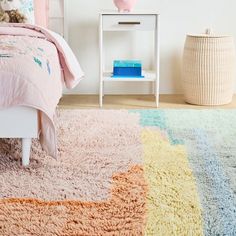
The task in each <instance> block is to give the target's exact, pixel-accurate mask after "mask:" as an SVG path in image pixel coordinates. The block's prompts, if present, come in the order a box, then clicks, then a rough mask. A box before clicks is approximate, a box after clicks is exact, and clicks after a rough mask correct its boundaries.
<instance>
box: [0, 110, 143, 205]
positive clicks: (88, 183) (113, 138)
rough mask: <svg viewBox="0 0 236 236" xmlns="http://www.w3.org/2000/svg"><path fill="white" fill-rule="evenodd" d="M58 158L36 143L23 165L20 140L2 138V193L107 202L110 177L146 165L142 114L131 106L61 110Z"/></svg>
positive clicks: (0, 168) (52, 198)
mask: <svg viewBox="0 0 236 236" xmlns="http://www.w3.org/2000/svg"><path fill="white" fill-rule="evenodd" d="M58 115H59V118H58V122H57V136H58V148H59V156H60V157H59V159H58V160H57V161H56V160H54V159H53V158H51V157H49V156H47V155H46V153H45V152H43V151H42V149H41V146H40V144H39V142H38V141H36V140H35V141H34V142H33V147H32V155H31V164H30V166H29V167H28V168H26V169H25V168H23V167H22V166H21V144H20V140H13V139H11V140H2V139H0V183H1V185H0V198H15V197H17V198H37V199H41V200H46V201H60V200H80V201H91V202H92V201H104V200H107V199H109V197H110V189H111V185H112V176H113V175H114V174H117V173H122V172H127V171H128V170H129V169H130V168H131V167H132V166H134V165H139V164H142V145H141V137H140V133H141V127H140V125H139V116H138V115H137V114H130V113H128V111H108V110H107V111H100V110H97V111H94V110H91V111H89V110H59V111H58Z"/></svg>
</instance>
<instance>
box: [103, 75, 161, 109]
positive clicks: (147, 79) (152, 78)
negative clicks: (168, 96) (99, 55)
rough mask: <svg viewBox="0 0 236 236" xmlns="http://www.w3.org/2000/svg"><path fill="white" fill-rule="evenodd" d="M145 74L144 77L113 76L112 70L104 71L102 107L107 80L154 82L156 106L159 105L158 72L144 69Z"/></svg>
mask: <svg viewBox="0 0 236 236" xmlns="http://www.w3.org/2000/svg"><path fill="white" fill-rule="evenodd" d="M143 74H144V75H145V77H144V78H135V77H134V78H130V77H127V78H125V77H122V78H113V77H112V73H111V72H104V73H103V77H102V80H101V84H100V97H99V100H100V107H102V106H103V97H104V83H105V82H130V83H134V82H138V83H143V82H146V83H147V82H149V83H153V84H154V88H155V89H154V90H155V97H156V106H157V107H158V106H159V87H158V86H156V85H159V81H158V80H157V79H156V78H157V77H156V74H155V72H152V71H148V72H147V71H144V72H143Z"/></svg>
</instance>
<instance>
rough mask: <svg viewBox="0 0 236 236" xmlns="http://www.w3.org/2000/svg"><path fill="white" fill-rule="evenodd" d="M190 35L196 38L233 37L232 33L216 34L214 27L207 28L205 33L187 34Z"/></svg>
mask: <svg viewBox="0 0 236 236" xmlns="http://www.w3.org/2000/svg"><path fill="white" fill-rule="evenodd" d="M187 36H188V37H195V38H231V37H232V36H231V35H219V34H215V33H214V32H213V30H212V29H206V31H205V33H203V34H187Z"/></svg>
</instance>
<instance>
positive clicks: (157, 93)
mask: <svg viewBox="0 0 236 236" xmlns="http://www.w3.org/2000/svg"><path fill="white" fill-rule="evenodd" d="M155 96H156V106H157V108H158V107H159V96H160V94H159V82H158V81H156V83H155Z"/></svg>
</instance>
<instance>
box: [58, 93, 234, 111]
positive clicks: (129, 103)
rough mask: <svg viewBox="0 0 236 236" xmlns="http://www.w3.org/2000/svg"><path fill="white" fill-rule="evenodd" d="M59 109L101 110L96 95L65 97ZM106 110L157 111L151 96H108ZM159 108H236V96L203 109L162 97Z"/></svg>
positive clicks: (166, 96)
mask: <svg viewBox="0 0 236 236" xmlns="http://www.w3.org/2000/svg"><path fill="white" fill-rule="evenodd" d="M59 107H61V108H71V109H94V108H95V109H97V108H99V101H98V96H96V95H64V96H63V98H62V99H61V101H60V104H59ZM103 108H104V109H155V108H156V106H155V101H154V96H149V95H129V96H126V95H120V96H117V95H106V96H105V97H104V107H103ZM159 108H182V109H183V108H184V109H185V108H186V109H205V108H226V109H228V108H230V109H232V108H236V95H235V96H234V98H233V102H232V103H231V104H228V105H225V106H217V107H205V106H204V107H203V106H194V105H190V104H186V103H185V102H184V97H183V96H182V95H161V97H160V106H159Z"/></svg>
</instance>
